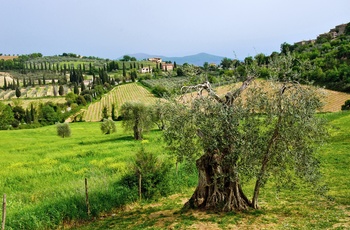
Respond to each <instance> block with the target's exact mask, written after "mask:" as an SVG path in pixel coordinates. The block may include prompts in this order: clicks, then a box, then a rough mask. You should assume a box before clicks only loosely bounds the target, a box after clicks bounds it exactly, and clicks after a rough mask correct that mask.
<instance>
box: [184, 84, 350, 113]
mask: <svg viewBox="0 0 350 230" xmlns="http://www.w3.org/2000/svg"><path fill="white" fill-rule="evenodd" d="M262 82H266V81H264V80H256V81H255V82H254V83H253V84H257V85H263V87H264V88H265V90H266V91H268V90H269V89H268V86H267V84H262ZM239 86H241V83H236V84H231V85H225V86H220V87H217V88H215V91H216V93H217V94H218V95H219V96H222V97H223V96H224V95H225V94H226V93H227V92H229V91H231V90H232V89H234V88H238V87H239ZM321 90H322V93H324V95H325V99H324V103H325V105H324V107H323V109H322V112H339V111H341V106H342V105H343V104H344V102H345V101H346V100H349V99H350V94H348V93H343V92H338V91H333V90H327V89H321ZM195 95H196V93H192V96H195ZM204 95H205V94H204ZM187 97H190V94H188V95H187Z"/></svg>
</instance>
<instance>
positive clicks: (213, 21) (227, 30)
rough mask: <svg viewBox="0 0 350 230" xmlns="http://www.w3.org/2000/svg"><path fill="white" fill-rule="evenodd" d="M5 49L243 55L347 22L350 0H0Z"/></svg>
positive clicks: (0, 45) (0, 37)
mask: <svg viewBox="0 0 350 230" xmlns="http://www.w3.org/2000/svg"><path fill="white" fill-rule="evenodd" d="M0 6H1V7H0V12H1V14H0V15H1V25H0V53H3V54H29V53H33V52H40V53H42V54H43V55H45V56H49V55H56V54H62V53H64V52H66V53H76V54H81V55H84V56H98V57H102V58H110V59H117V58H119V57H121V56H123V55H124V54H134V53H148V54H155V55H164V56H186V55H191V54H197V53H200V52H206V53H210V54H214V55H219V56H223V57H229V58H235V57H237V58H239V59H243V58H244V57H247V56H255V55H256V54H258V53H264V54H266V55H270V54H271V53H272V52H273V51H279V49H280V45H281V44H282V43H283V42H287V43H290V44H293V43H294V42H297V41H301V40H307V39H313V38H316V37H317V35H318V34H320V33H324V32H328V31H329V30H330V29H331V28H333V27H334V26H336V25H338V24H343V23H348V22H350V1H349V0H333V1H329V0H294V1H289V0H287V1H282V0H265V1H261V0H245V1H243V0H215V1H213V0H173V1H168V0H147V1H145V0H123V1H118V0H98V1H97V0H94V1H93V0H30V1H28V0H0Z"/></svg>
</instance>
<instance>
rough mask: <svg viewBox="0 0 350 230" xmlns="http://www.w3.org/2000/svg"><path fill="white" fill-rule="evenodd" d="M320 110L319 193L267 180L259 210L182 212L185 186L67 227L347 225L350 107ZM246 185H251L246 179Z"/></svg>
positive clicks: (83, 229)
mask: <svg viewBox="0 0 350 230" xmlns="http://www.w3.org/2000/svg"><path fill="white" fill-rule="evenodd" d="M319 116H321V117H322V118H324V119H325V121H327V122H329V134H330V136H329V139H328V141H327V142H326V144H325V145H323V146H321V147H320V148H319V149H318V151H317V153H318V156H319V159H320V163H321V171H322V173H323V178H322V184H324V185H326V186H327V189H328V190H326V191H327V192H326V193H325V194H323V195H320V194H317V193H314V192H312V191H311V190H312V189H313V188H312V187H310V186H309V185H307V184H303V183H297V184H296V186H295V187H294V189H292V190H289V189H281V190H280V191H276V188H275V187H274V183H273V181H271V182H269V183H267V185H266V187H265V188H264V189H263V190H262V194H261V198H260V209H258V210H250V211H246V212H229V213H216V212H210V211H197V210H189V211H186V212H183V211H182V210H181V209H182V207H183V205H184V203H185V202H186V201H187V200H188V199H189V197H190V196H191V195H192V193H193V191H194V188H191V187H188V189H187V190H184V191H183V192H182V193H177V194H174V195H172V196H169V197H164V198H162V199H160V200H158V201H157V202H152V203H147V202H141V203H133V204H129V205H127V206H126V207H124V208H123V209H117V210H114V211H113V212H111V213H109V214H108V215H105V216H102V217H101V218H100V219H99V220H98V221H93V222H90V223H89V224H83V225H80V226H73V227H72V229H77V230H92V229H214V230H217V229H350V180H349V178H350V171H349V165H350V151H349V147H350V133H349V132H348V130H349V128H350V124H349V122H348V121H349V119H350V112H338V113H326V114H320V115H319ZM287 187H288V186H287ZM246 188H247V189H248V190H249V189H251V188H250V186H249V185H248V186H247V187H246ZM249 195H251V194H249Z"/></svg>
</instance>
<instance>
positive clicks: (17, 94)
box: [16, 87, 21, 98]
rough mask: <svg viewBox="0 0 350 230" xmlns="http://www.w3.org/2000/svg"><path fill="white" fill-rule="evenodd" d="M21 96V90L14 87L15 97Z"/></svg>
mask: <svg viewBox="0 0 350 230" xmlns="http://www.w3.org/2000/svg"><path fill="white" fill-rule="evenodd" d="M20 96H21V90H20V89H19V88H18V87H16V97H17V98H19V97H20Z"/></svg>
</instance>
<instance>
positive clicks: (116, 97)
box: [83, 83, 158, 121]
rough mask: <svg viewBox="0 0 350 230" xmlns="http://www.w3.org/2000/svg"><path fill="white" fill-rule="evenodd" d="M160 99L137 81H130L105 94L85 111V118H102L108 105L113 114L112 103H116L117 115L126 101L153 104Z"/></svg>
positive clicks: (94, 119) (92, 119) (97, 119)
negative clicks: (103, 110)
mask: <svg viewBox="0 0 350 230" xmlns="http://www.w3.org/2000/svg"><path fill="white" fill-rule="evenodd" d="M157 100H158V99H157V98H156V97H154V95H153V94H151V93H150V92H149V91H148V90H147V89H145V88H144V87H142V86H140V85H139V84H137V83H129V84H125V85H120V86H117V87H115V88H114V89H113V90H112V91H111V92H109V93H107V94H105V95H104V96H103V97H102V98H101V100H100V101H98V102H94V103H92V104H91V105H89V107H88V108H87V110H85V111H83V113H84V115H83V120H85V121H100V120H101V119H102V109H103V107H104V106H107V108H108V113H109V114H111V109H112V104H114V105H115V108H116V115H117V116H118V110H119V109H120V107H121V106H122V105H123V104H124V103H125V102H127V101H128V102H132V101H138V102H143V103H145V104H153V103H155V102H156V101H157Z"/></svg>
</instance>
